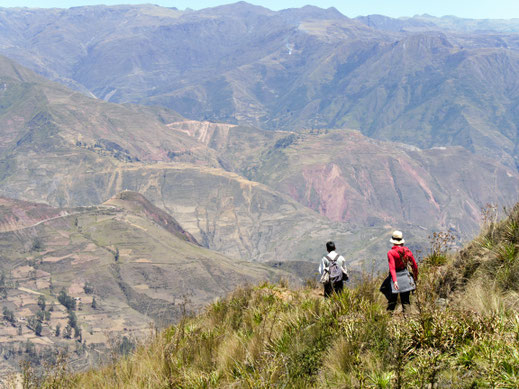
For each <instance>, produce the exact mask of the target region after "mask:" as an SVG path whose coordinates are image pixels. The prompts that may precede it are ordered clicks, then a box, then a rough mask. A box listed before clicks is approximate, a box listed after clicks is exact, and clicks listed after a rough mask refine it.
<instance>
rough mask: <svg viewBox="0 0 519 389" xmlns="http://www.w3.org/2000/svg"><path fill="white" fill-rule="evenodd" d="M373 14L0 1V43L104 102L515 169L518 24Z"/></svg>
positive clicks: (22, 60) (6, 52)
mask: <svg viewBox="0 0 519 389" xmlns="http://www.w3.org/2000/svg"><path fill="white" fill-rule="evenodd" d="M374 19H376V18H375V17H371V18H370V19H369V20H370V21H366V20H367V19H366V18H357V19H350V18H347V17H346V16H344V15H342V14H340V13H339V12H338V11H337V10H335V9H333V8H330V9H327V10H324V9H320V8H317V7H310V6H309V7H303V8H301V9H288V10H284V11H279V12H273V11H270V10H268V9H266V8H262V7H258V6H253V5H250V4H247V3H244V2H240V3H236V4H231V5H226V6H221V7H215V8H209V9H204V10H200V11H179V10H176V9H171V8H163V7H158V6H152V5H147V6H114V7H105V6H93V7H74V8H70V9H18V8H4V9H0V22H1V26H2V30H1V31H2V38H1V39H2V40H1V41H0V53H1V54H4V55H6V56H8V57H10V58H12V59H14V60H16V61H18V62H20V63H21V64H23V65H27V66H29V67H31V68H32V69H34V70H36V71H38V72H39V73H41V74H43V75H45V76H46V77H49V78H51V79H54V80H57V81H60V82H62V83H64V84H66V85H68V86H72V87H74V88H76V89H77V90H80V91H83V92H84V93H87V94H92V95H95V96H96V97H98V98H100V99H104V100H107V101H111V102H118V103H127V102H130V103H139V104H146V105H159V106H164V107H168V108H171V109H173V110H175V111H177V112H179V113H180V114H181V115H183V116H185V117H187V118H190V119H195V120H210V121H216V122H226V123H234V124H242V125H243V124H246V125H253V126H258V127H261V128H264V129H282V130H293V131H299V130H301V129H302V128H307V129H308V128H342V127H348V128H353V129H358V130H360V131H361V132H362V133H363V134H365V135H367V136H369V137H374V138H377V139H382V140H391V141H399V142H403V143H408V144H412V145H415V146H418V147H421V148H430V147H433V146H448V145H458V146H462V147H465V148H467V149H468V150H470V151H471V152H475V153H479V154H481V155H487V156H488V155H490V156H491V157H492V158H494V159H496V160H500V161H502V162H503V163H505V164H507V165H509V166H515V161H516V155H517V149H516V148H517V144H518V139H517V125H518V122H517V115H516V114H515V112H516V111H517V104H518V92H517V90H518V86H517V80H518V79H519V77H518V66H519V62H518V59H519V54H518V47H519V39H518V37H517V35H516V34H515V32H514V31H515V30H514V29H513V28H515V27H513V26H517V22H516V21H514V20H512V21H509V22H508V23H505V22H502V23H501V24H500V23H498V22H495V23H490V22H488V23H487V25H488V26H487V27H486V30H487V31H486V32H481V31H480V29H479V28H476V27H475V28H470V26H471V25H473V24H474V21H471V20H463V19H454V18H450V19H449V18H432V17H426V16H425V17H421V18H420V17H416V18H411V19H404V20H401V19H389V18H385V19H383V20H386V21H387V24H390V25H391V24H392V23H393V24H394V23H403V24H405V23H408V24H412V23H413V22H415V23H418V22H420V23H422V24H423V25H424V26H423V27H422V28H421V29H419V30H415V29H412V28H409V29H406V28H405V26H404V27H402V28H384V27H381V25H384V23H376V22H373V20H374ZM502 24H508V25H510V26H512V27H510V29H507V28H504V27H503V28H501V27H499V26H500V25H502ZM456 26H458V27H456ZM463 26H465V27H466V28H462V27H463ZM492 26H494V27H492Z"/></svg>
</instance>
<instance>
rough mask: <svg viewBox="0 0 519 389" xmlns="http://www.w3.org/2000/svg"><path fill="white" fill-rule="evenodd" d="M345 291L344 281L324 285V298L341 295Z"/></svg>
mask: <svg viewBox="0 0 519 389" xmlns="http://www.w3.org/2000/svg"><path fill="white" fill-rule="evenodd" d="M343 289H344V281H339V282H335V283H331V282H328V283H327V284H324V297H330V296H331V295H332V293H334V292H335V293H341V292H342V290H343Z"/></svg>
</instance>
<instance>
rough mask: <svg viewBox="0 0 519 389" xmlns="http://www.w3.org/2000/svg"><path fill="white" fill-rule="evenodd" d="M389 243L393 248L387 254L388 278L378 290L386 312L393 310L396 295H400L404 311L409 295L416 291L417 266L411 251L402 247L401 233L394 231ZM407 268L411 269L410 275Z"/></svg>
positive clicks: (408, 303) (403, 241)
mask: <svg viewBox="0 0 519 389" xmlns="http://www.w3.org/2000/svg"><path fill="white" fill-rule="evenodd" d="M389 241H390V242H391V243H393V247H392V248H391V250H389V251H388V253H387V261H388V265H389V276H388V277H387V278H386V280H385V281H384V283H383V284H382V286H381V288H380V290H381V292H382V293H384V295H385V296H386V298H387V310H388V311H394V310H395V307H396V304H397V299H398V295H400V302H401V303H402V309H403V310H404V311H405V309H406V306H407V307H408V306H409V305H410V301H409V295H410V293H411V291H413V290H415V289H416V285H415V282H416V280H417V279H418V265H417V264H416V261H415V259H414V256H413V253H412V252H411V250H409V248H407V247H406V246H404V243H405V240H404V238H403V234H402V232H401V231H394V232H393V235H392V237H391V239H390V240H389ZM408 267H411V270H412V275H411V274H410V272H409V269H408Z"/></svg>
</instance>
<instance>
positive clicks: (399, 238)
mask: <svg viewBox="0 0 519 389" xmlns="http://www.w3.org/2000/svg"><path fill="white" fill-rule="evenodd" d="M389 241H390V242H391V243H393V244H404V243H405V240H404V234H402V231H398V230H396V231H393V235H392V236H391V239H389Z"/></svg>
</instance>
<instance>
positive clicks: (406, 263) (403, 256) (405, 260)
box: [398, 247, 414, 280]
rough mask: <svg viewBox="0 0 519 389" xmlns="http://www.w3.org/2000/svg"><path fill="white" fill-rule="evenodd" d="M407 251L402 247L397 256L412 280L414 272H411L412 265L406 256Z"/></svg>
mask: <svg viewBox="0 0 519 389" xmlns="http://www.w3.org/2000/svg"><path fill="white" fill-rule="evenodd" d="M407 250H409V249H407V248H406V247H403V250H402V251H398V256H399V257H400V260H401V261H402V263H403V264H404V266H405V268H406V270H407V271H408V272H409V274H410V275H411V277H413V280H414V271H413V264H412V263H411V261H410V259H409V257H408V255H407Z"/></svg>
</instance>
